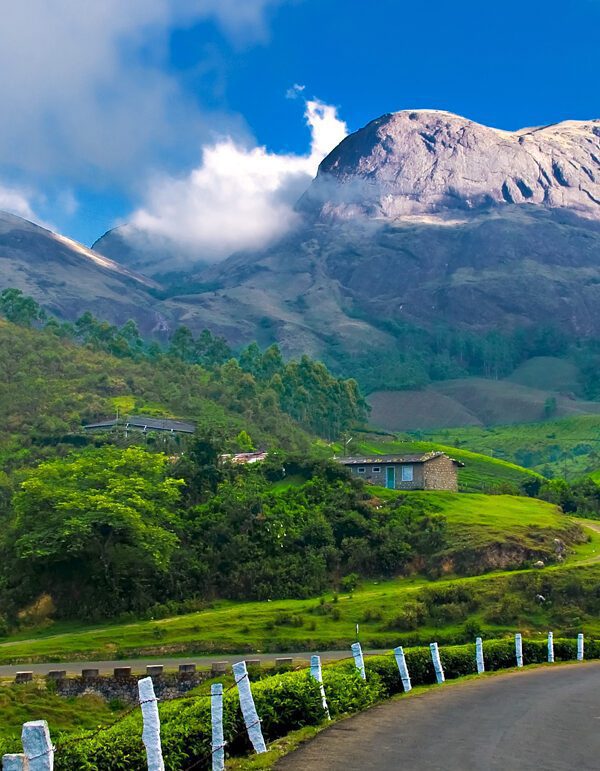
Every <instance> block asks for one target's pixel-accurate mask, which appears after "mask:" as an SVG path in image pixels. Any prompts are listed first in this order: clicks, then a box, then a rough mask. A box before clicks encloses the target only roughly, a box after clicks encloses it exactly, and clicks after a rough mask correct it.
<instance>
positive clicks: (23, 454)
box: [0, 319, 309, 469]
mask: <svg viewBox="0 0 600 771" xmlns="http://www.w3.org/2000/svg"><path fill="white" fill-rule="evenodd" d="M0 367H1V369H2V374H3V376H2V378H0V421H1V426H2V427H1V428H0V457H1V458H2V461H3V464H4V467H5V468H6V469H8V468H9V467H14V466H15V465H19V464H22V463H23V462H27V458H28V457H31V458H32V459H35V458H43V457H47V456H50V455H53V454H55V453H56V452H57V444H58V445H60V443H61V442H63V447H62V451H63V452H64V450H65V449H66V448H67V447H71V448H72V447H73V446H77V444H81V443H82V442H85V437H81V438H80V439H79V440H74V439H73V438H72V437H71V438H69V437H70V435H72V434H80V433H81V425H82V423H83V422H85V421H86V420H92V419H95V418H98V417H105V416H110V415H114V414H115V412H116V410H117V408H118V407H119V405H125V407H126V409H128V410H130V411H132V412H140V413H143V412H146V413H147V412H148V411H150V413H151V414H163V415H165V416H178V417H186V418H188V419H191V420H193V421H195V422H196V423H197V425H198V428H199V430H200V431H211V430H213V431H214V430H218V431H220V432H222V433H223V434H224V436H225V437H229V439H234V437H235V436H236V434H237V433H239V431H241V430H242V429H244V430H246V431H247V432H248V433H249V434H250V435H251V436H252V437H253V438H254V441H256V442H257V443H258V444H263V443H266V444H270V443H273V442H275V443H276V444H277V445H278V446H283V447H290V448H292V447H300V446H302V447H307V446H308V443H309V440H308V437H307V436H306V434H304V432H303V431H302V430H301V429H299V427H298V426H295V425H294V424H293V421H292V420H291V419H290V418H289V417H288V416H286V415H283V414H282V413H281V412H279V411H278V410H277V409H276V408H275V409H274V407H273V406H272V405H271V406H269V407H268V408H267V407H266V406H263V405H262V400H261V399H260V398H259V397H258V396H257V395H256V394H254V393H252V390H251V389H250V391H249V392H248V394H247V397H246V398H245V399H243V400H242V402H241V403H239V402H238V403H237V404H235V402H234V400H232V399H231V398H230V397H229V394H228V393H227V391H228V388H230V387H231V386H232V385H233V384H232V383H230V384H227V383H226V382H223V381H221V383H220V384H217V383H216V382H211V381H212V376H211V375H210V374H209V373H208V372H207V371H205V370H203V369H202V368H200V367H197V366H190V365H186V364H184V363H183V362H181V361H178V360H177V359H173V358H167V357H164V358H158V359H155V360H150V359H140V360H138V361H135V360H132V359H131V358H117V357H115V356H110V355H107V354H106V353H102V352H98V351H94V350H90V349H89V348H87V347H82V346H80V345H76V344H75V343H74V342H71V341H69V340H66V339H64V338H63V337H61V336H59V335H57V334H54V333H53V332H51V331H38V330H33V329H26V328H24V327H21V326H16V325H14V324H10V323H8V322H6V321H3V320H2V319H0ZM59 451H60V449H59Z"/></svg>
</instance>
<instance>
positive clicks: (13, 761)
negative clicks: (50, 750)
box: [2, 753, 29, 771]
mask: <svg viewBox="0 0 600 771" xmlns="http://www.w3.org/2000/svg"><path fill="white" fill-rule="evenodd" d="M2 771H29V763H28V761H27V758H26V757H25V755H23V753H20V754H12V753H11V754H9V755H3V756H2Z"/></svg>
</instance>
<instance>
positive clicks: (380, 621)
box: [0, 491, 600, 663]
mask: <svg viewBox="0 0 600 771" xmlns="http://www.w3.org/2000/svg"><path fill="white" fill-rule="evenodd" d="M387 492H389V491H387ZM415 495H417V497H419V496H421V497H425V498H427V497H429V498H430V499H431V502H435V503H436V504H437V505H439V507H440V509H441V511H442V513H443V515H444V516H445V517H446V518H447V520H448V525H449V527H450V531H451V543H452V548H451V549H450V550H447V551H446V552H445V553H444V554H443V555H440V558H441V560H440V561H441V563H443V564H444V565H445V566H446V568H447V569H449V567H450V561H451V559H454V560H455V561H456V560H457V559H458V558H459V556H460V555H465V554H466V553H469V554H471V555H475V554H476V555H478V559H479V563H478V566H479V569H481V570H488V571H489V570H490V569H492V572H487V573H486V574H484V575H474V576H472V577H465V578H458V577H457V576H456V574H454V573H451V572H450V573H449V574H448V575H446V574H444V572H443V571H442V574H441V577H440V578H438V579H437V580H432V579H430V578H429V579H428V578H425V577H423V576H419V575H416V574H415V575H412V576H408V577H405V578H396V579H393V580H391V581H365V582H364V583H361V584H360V585H359V587H358V588H357V589H356V590H355V591H354V592H352V593H348V592H342V593H340V595H339V597H338V596H337V595H331V594H330V593H326V594H325V595H323V596H322V597H321V599H319V598H313V599H303V600H302V599H301V600H273V601H272V602H243V603H240V602H231V601H224V600H221V601H217V602H214V603H212V604H211V606H210V607H208V608H207V609H205V610H202V611H200V612H197V613H190V614H187V615H181V616H174V617H167V618H162V619H156V620H148V621H133V622H131V621H130V622H128V623H121V624H103V625H102V626H95V627H90V626H88V627H86V626H85V625H82V624H72V623H71V624H68V625H64V624H55V625H54V626H51V627H48V628H45V629H43V630H40V631H39V632H37V633H35V634H32V633H31V632H30V633H27V632H24V633H22V634H20V635H18V636H15V637H13V638H11V639H6V640H4V641H3V642H2V643H0V663H10V662H13V661H41V660H47V661H60V660H76V659H81V660H85V659H87V660H91V659H94V658H104V659H106V658H117V657H124V656H131V655H163V656H165V655H169V654H177V653H180V654H184V653H208V654H211V653H215V654H216V653H218V652H227V651H230V652H243V651H256V650H261V651H284V650H317V649H319V648H334V647H338V646H341V647H342V648H345V647H347V646H348V645H349V644H350V642H352V641H353V640H354V635H355V625H356V623H359V624H360V629H361V639H362V640H363V642H364V643H365V644H366V645H370V646H377V647H381V646H391V645H397V644H398V643H400V642H405V643H408V642H415V643H416V642H429V641H430V640H431V639H433V636H435V638H436V639H439V641H440V642H442V641H443V642H459V641H463V640H471V639H472V636H473V634H474V630H479V629H480V630H482V631H484V633H485V634H487V635H488V636H492V635H497V634H503V633H506V632H514V630H515V629H517V628H518V629H521V631H523V632H528V633H530V634H533V633H534V632H535V631H537V630H540V631H541V630H547V629H548V628H553V629H555V630H556V631H557V632H558V631H559V630H560V631H568V630H571V631H572V625H573V624H574V623H575V624H576V625H577V627H576V628H577V631H580V629H581V628H582V627H583V628H584V629H585V631H586V632H588V631H592V630H593V631H594V632H600V625H599V623H598V620H597V619H598V610H600V600H598V598H597V596H596V592H595V587H596V585H597V581H598V580H599V579H600V564H599V563H598V560H599V559H600V534H598V533H596V532H595V531H593V530H588V531H586V532H587V535H588V537H589V541H587V542H584V543H581V544H580V545H577V542H578V541H581V540H583V534H582V530H581V529H580V528H579V525H578V524H577V523H576V522H575V521H574V520H572V519H570V518H567V517H564V516H563V515H561V514H560V513H559V512H558V510H557V509H556V507H554V506H552V505H551V504H547V503H544V502H541V501H536V500H533V499H530V498H518V497H512V496H484V495H461V494H441V493H420V494H415ZM583 524H584V527H589V524H588V523H583ZM554 538H560V539H561V541H562V542H563V543H564V544H567V545H569V546H568V551H567V557H566V560H565V562H564V564H563V563H559V562H556V558H555V557H554V562H555V566H553V567H546V568H544V569H535V568H533V569H531V568H529V567H528V562H527V560H525V562H524V563H523V558H524V557H525V553H526V552H527V550H529V551H530V553H533V552H538V553H539V550H540V549H542V550H543V549H547V550H548V553H549V555H550V557H549V559H550V560H552V559H553V558H552V553H553V551H554V549H555V545H554ZM517 545H519V546H520V547H521V548H522V549H523V552H522V554H521V558H522V559H521V568H520V569H517V570H500V568H502V567H505V568H506V567H510V564H508V563H506V562H505V563H504V564H501V555H502V554H504V557H505V558H510V556H511V555H514V554H515V552H514V547H515V546H517ZM492 554H493V555H496V559H497V562H496V564H495V565H494V564H492V563H490V562H489V561H486V559H487V558H486V555H488V556H489V555H492ZM532 559H533V557H530V560H532ZM470 564H471V565H474V564H475V563H474V561H473V560H472V561H471V563H470ZM513 567H514V564H513ZM494 568H495V570H494ZM540 591H542V593H543V594H544V595H545V596H547V598H548V601H549V603H548V606H547V607H546V606H544V607H542V606H540V605H539V603H536V600H535V596H536V593H538V592H540ZM575 616H577V619H576V620H575Z"/></svg>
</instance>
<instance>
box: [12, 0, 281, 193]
mask: <svg viewBox="0 0 600 771" xmlns="http://www.w3.org/2000/svg"><path fill="white" fill-rule="evenodd" d="M280 2H285V0H125V2H123V0H88V1H87V2H82V0H52V1H51V2H49V0H18V1H17V0H6V3H5V7H4V6H3V9H2V24H1V25H0V72H2V74H3V75H2V78H0V104H1V105H2V115H3V118H2V121H0V166H1V165H4V166H5V167H6V168H11V169H15V167H17V168H18V170H19V172H23V171H24V172H29V173H30V174H35V175H39V174H41V173H47V174H49V175H52V174H55V173H60V174H61V175H62V176H64V177H67V178H68V179H69V180H70V181H71V183H77V182H82V181H83V182H89V181H90V180H92V181H94V183H96V182H102V181H110V182H112V181H113V180H114V179H115V178H117V177H119V176H120V178H121V179H128V178H130V177H131V176H133V174H135V173H138V172H140V170H142V169H143V168H144V165H145V164H150V163H159V164H160V161H161V160H163V159H164V158H166V157H169V154H170V153H173V151H174V150H177V148H181V147H185V146H186V143H189V144H190V145H191V144H192V142H194V141H195V142H197V141H198V140H197V138H198V136H199V135H201V132H202V131H206V127H205V118H206V116H204V115H203V114H202V112H201V111H200V110H199V108H198V107H197V102H196V97H195V95H191V94H187V93H184V92H183V91H182V89H181V87H180V85H179V83H178V82H177V80H176V77H175V76H174V75H173V74H171V73H169V71H168V67H167V66H166V63H167V59H168V42H169V36H170V34H171V32H172V31H173V29H176V28H185V27H186V26H190V25H193V24H195V23H197V22H199V21H202V20H204V19H213V20H215V21H216V22H217V23H218V24H220V25H221V27H222V28H223V29H225V31H226V32H227V33H228V34H229V35H230V36H234V37H235V38H236V40H238V41H239V40H242V39H246V40H248V39H250V38H256V37H257V36H258V37H260V36H261V35H263V33H264V29H265V25H264V17H265V12H266V11H267V10H268V8H269V7H270V6H274V5H277V4H279V3H280ZM199 56H201V54H199ZM221 120H224V118H221ZM215 122H216V123H217V125H219V116H214V115H213V116H211V124H212V125H214V123H215ZM205 135H206V136H208V132H207V133H206V134H205Z"/></svg>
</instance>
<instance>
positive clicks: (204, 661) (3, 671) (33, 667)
mask: <svg viewBox="0 0 600 771" xmlns="http://www.w3.org/2000/svg"><path fill="white" fill-rule="evenodd" d="M372 653H389V651H387V650H386V651H384V650H377V651H375V650H373V651H368V652H367V651H365V655H369V654H372ZM320 655H321V659H322V660H323V661H339V660H340V659H345V658H350V657H351V652H350V650H349V649H348V650H345V651H324V652H322V653H321V654H320ZM276 658H292V659H294V664H301V663H304V664H307V665H308V663H309V662H310V653H306V652H304V653H237V654H233V655H230V654H225V655H223V654H219V653H215V654H214V655H212V656H193V655H191V656H189V657H187V658H182V657H178V658H173V657H167V656H165V657H159V658H152V659H119V660H116V661H75V662H67V663H65V662H54V663H48V664H27V663H23V664H16V665H12V664H11V665H2V666H0V678H2V677H14V676H15V674H16V673H17V672H33V673H34V675H45V674H47V673H48V672H49V671H50V670H52V669H62V670H66V672H67V674H68V675H80V674H81V670H82V669H99V670H100V674H101V675H108V674H112V671H113V669H114V668H115V667H131V668H132V671H133V673H134V674H143V673H144V672H145V670H146V666H147V665H148V664H163V665H164V667H165V670H170V669H171V670H177V668H178V667H179V665H180V664H187V663H194V664H197V666H198V668H199V669H200V668H202V667H210V665H211V664H212V662H213V661H227V662H228V663H229V664H233V663H234V662H236V661H243V660H244V659H246V660H258V661H260V662H261V663H269V664H274V663H275V659H276Z"/></svg>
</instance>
